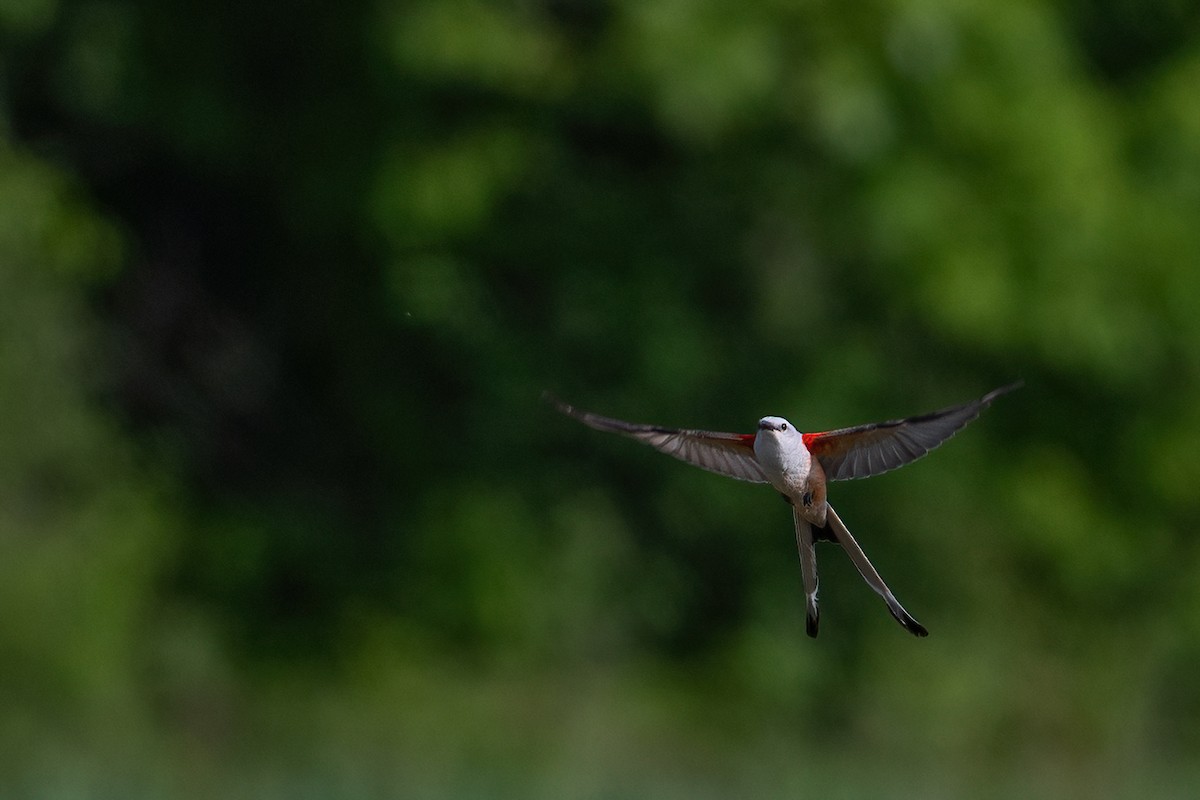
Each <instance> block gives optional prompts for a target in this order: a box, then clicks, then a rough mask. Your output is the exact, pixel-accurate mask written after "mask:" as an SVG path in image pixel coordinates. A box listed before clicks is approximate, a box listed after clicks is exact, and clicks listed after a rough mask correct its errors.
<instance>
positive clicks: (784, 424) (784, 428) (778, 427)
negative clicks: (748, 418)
mask: <svg viewBox="0 0 1200 800" xmlns="http://www.w3.org/2000/svg"><path fill="white" fill-rule="evenodd" d="M792 430H793V429H792V423H790V422H788V421H787V420H786V419H784V418H783V417H763V418H762V419H760V420H759V421H758V432H759V433H767V434H777V435H778V434H787V433H789V432H791V431H792Z"/></svg>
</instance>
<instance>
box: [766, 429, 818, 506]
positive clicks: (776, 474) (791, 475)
mask: <svg viewBox="0 0 1200 800" xmlns="http://www.w3.org/2000/svg"><path fill="white" fill-rule="evenodd" d="M754 457H755V458H756V459H757V460H758V463H759V465H760V466H761V467H762V470H763V472H764V473H765V474H766V476H767V479H768V480H769V481H770V482H771V485H772V486H774V487H775V488H776V489H777V490H778V491H780V492H783V493H784V494H787V495H792V494H795V493H797V492H800V491H802V490H803V486H804V482H805V480H807V479H808V471H809V469H810V467H811V465H812V456H811V455H810V454H809V452H808V448H807V447H805V446H804V437H803V436H802V435H801V434H800V432H799V431H797V430H796V429H795V428H793V427H792V426H791V425H789V426H788V429H787V430H785V431H775V430H759V432H758V435H757V436H755V437H754Z"/></svg>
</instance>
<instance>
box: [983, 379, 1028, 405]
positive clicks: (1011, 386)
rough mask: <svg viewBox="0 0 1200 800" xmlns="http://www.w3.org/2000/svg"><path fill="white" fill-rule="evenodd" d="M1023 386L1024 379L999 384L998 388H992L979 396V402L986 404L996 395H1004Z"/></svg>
mask: <svg viewBox="0 0 1200 800" xmlns="http://www.w3.org/2000/svg"><path fill="white" fill-rule="evenodd" d="M1024 386H1025V381H1024V379H1018V380H1015V381H1013V382H1012V383H1010V384H1008V385H1007V386H1001V387H1000V388H999V389H993V390H992V391H990V392H988V393H987V394H985V395H984V396H983V397H982V398H980V400H979V402H980V403H982V404H984V405H988V404H990V403H991V402H992V401H993V400H995V399H996V398H997V397H1003V396H1004V395H1006V394H1008V393H1009V392H1015V391H1016V390H1017V389H1020V388H1022V387H1024Z"/></svg>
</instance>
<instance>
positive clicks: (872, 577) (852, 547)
mask: <svg viewBox="0 0 1200 800" xmlns="http://www.w3.org/2000/svg"><path fill="white" fill-rule="evenodd" d="M826 509H827V511H828V514H827V516H826V524H827V528H826V530H827V531H828V532H829V533H831V534H833V538H834V539H835V540H836V541H837V542H838V543H839V544H840V545H841V546H842V548H843V549H844V550H845V551H846V554H847V555H849V556H850V560H851V561H853V562H854V566H855V567H856V568H857V569H858V573H859V574H860V575H862V577H863V580H865V581H866V582H867V585H868V586H870V587H871V588H872V589H874V590H875V593H876V594H878V595H879V596H880V597H882V598H883V600H884V602H885V603H887V607H888V611H890V612H892V616H893V617H895V618H896V621H897V622H899V623H900V624H901V625H903V626H904V629H905V630H907V631H908V632H909V633H911V634H912V635H914V636H928V635H929V631H927V630H926V629H925V626H924V625H922V624H921V623H919V622H917V621H916V619H914V618H913V615H912V614H909V613H908V612H907V611H905V610H904V606H902V605H900V601H899V600H897V599H896V596H895V595H894V594H892V590H891V589H889V588H888V587H887V584H886V583H884V582H883V578H881V577H879V573H878V572H876V571H875V567H873V566H871V561H870V560H869V559H868V558H867V554H866V553H864V552H863V549H862V548H861V547H859V545H858V542H857V541H855V539H854V537H853V536H851V535H850V531H849V529H848V528H847V527H846V525H845V523H843V522H842V518H841V517H839V516H838V515H837V512H836V511H834V510H833V506H830V505H826ZM797 519H798V518H797ZM798 530H799V529H797V535H799V533H798ZM801 563H802V564H803V555H802V557H801Z"/></svg>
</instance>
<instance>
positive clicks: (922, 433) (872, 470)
mask: <svg viewBox="0 0 1200 800" xmlns="http://www.w3.org/2000/svg"><path fill="white" fill-rule="evenodd" d="M1020 386H1021V383H1020V382H1018V383H1013V384H1010V385H1008V386H1003V387H1001V388H999V389H996V390H995V391H993V392H989V393H988V394H985V395H984V396H983V397H981V398H979V399H978V400H973V401H971V402H970V403H963V404H962V405H958V406H951V407H949V408H943V409H941V410H940V411H932V412H930V413H928V414H921V415H919V416H915V417H907V418H905V419H894V420H888V421H887V422H873V423H870V424H867V425H857V426H855V427H853V428H841V429H839V430H835V431H825V432H823V433H806V434H804V441H805V444H807V445H808V449H809V450H810V451H811V452H812V453H813V455H815V456H816V457H817V460H818V461H820V462H821V466H822V467H823V468H824V469H825V476H826V477H827V478H828V479H829V480H834V481H841V480H848V479H851V478H867V477H870V476H871V475H878V474H880V473H882V472H887V471H888V470H892V469H896V468H897V467H902V466H904V465H905V464H909V463H911V462H913V461H916V460H917V459H918V458H920V457H921V456H923V455H925V454H926V453H928V452H929V451H930V450H933V449H934V448H935V447H937V446H938V445H940V444H941V443H942V442H944V441H946V440H947V439H949V438H950V437H951V436H953V435H954V434H955V433H957V432H958V431H959V430H961V429H962V428H963V427H964V426H965V425H966V424H967V423H969V422H970V421H971V420H973V419H975V418H976V417H978V416H979V414H980V412H982V411H983V409H985V408H987V407H988V406H989V405H991V404H992V401H993V400H995V399H996V398H997V397H1000V396H1001V395H1003V394H1007V393H1008V392H1011V391H1013V390H1014V389H1017V388H1019V387H1020Z"/></svg>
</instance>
